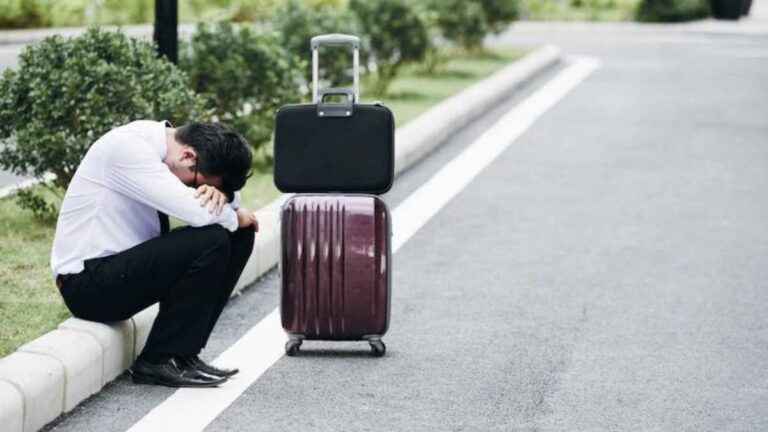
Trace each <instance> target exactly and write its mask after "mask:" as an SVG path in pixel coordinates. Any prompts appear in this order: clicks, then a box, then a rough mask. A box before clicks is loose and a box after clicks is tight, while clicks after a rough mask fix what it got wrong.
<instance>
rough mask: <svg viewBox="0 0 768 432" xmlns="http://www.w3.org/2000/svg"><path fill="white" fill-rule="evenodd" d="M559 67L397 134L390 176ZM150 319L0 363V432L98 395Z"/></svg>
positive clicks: (503, 76)
mask: <svg viewBox="0 0 768 432" xmlns="http://www.w3.org/2000/svg"><path fill="white" fill-rule="evenodd" d="M559 61H560V50H559V49H558V48H556V47H553V46H545V47H543V48H540V49H538V50H536V51H534V52H532V53H530V54H528V55H527V56H525V57H524V58H522V59H521V60H519V61H517V62H514V63H512V64H511V65H509V66H507V67H506V68H504V69H502V70H501V71H499V72H497V73H496V74H494V75H492V76H491V77H489V78H487V79H485V80H483V81H481V82H479V83H477V84H475V85H473V86H471V87H469V88H467V89H465V90H463V91H461V92H460V93H458V94H456V95H454V96H452V97H450V98H448V99H446V100H445V101H443V102H441V103H439V104H437V105H436V106H434V107H433V108H432V109H430V110H429V111H427V112H426V113H424V114H422V115H421V116H419V117H418V118H417V119H415V120H413V121H411V122H409V123H408V124H406V125H405V126H403V127H400V128H398V129H397V131H396V134H395V141H396V142H397V145H396V155H395V171H396V173H400V172H402V171H404V170H405V169H407V168H408V167H409V166H411V165H413V164H414V163H416V162H417V161H418V160H420V159H421V158H423V157H424V156H426V155H427V154H428V153H429V152H430V151H431V150H432V149H434V148H435V147H436V146H438V145H439V144H440V143H441V142H442V141H443V140H444V139H445V138H446V137H448V136H450V135H452V134H453V133H455V132H457V131H458V130H460V129H462V128H463V127H465V126H466V125H467V124H469V123H470V122H472V121H473V120H474V119H476V118H478V117H480V116H482V115H483V113H484V112H486V111H488V110H490V109H491V108H492V107H493V106H495V105H496V104H497V103H499V101H500V100H502V99H504V98H506V97H508V95H509V93H511V92H512V91H513V90H514V89H516V88H519V87H520V86H522V85H524V84H525V83H527V82H528V81H529V80H531V79H533V78H534V77H536V76H538V75H539V74H541V73H543V72H545V71H546V70H548V69H549V68H551V67H553V66H554V65H556V64H557V63H558V62H559ZM286 198H287V195H283V196H281V197H280V198H278V199H277V200H275V201H274V202H272V203H271V204H270V205H268V206H267V207H265V208H263V209H260V210H259V211H258V212H257V217H258V219H259V222H260V230H259V235H257V236H256V242H255V244H254V250H253V252H252V254H251V257H250V259H249V260H248V263H247V264H246V267H245V269H244V271H243V274H242V275H241V277H240V280H239V281H238V283H237V286H236V287H235V292H234V293H233V296H234V295H238V294H239V293H240V292H241V291H242V290H243V289H244V287H246V286H248V285H250V284H252V283H253V282H254V281H255V280H256V279H258V278H259V277H260V276H261V275H263V274H265V273H267V272H268V271H269V270H271V269H272V268H273V267H274V266H275V265H276V264H277V261H278V259H279V251H280V244H279V235H278V233H279V219H278V216H279V209H280V206H281V205H282V203H283V202H284V200H285V199H286ZM156 315H157V305H154V306H152V307H149V308H147V309H145V310H144V311H142V312H140V313H138V314H137V315H135V316H134V317H133V318H131V319H129V320H126V321H122V322H118V323H114V324H111V325H106V324H101V323H95V322H89V321H84V320H79V319H76V318H70V319H69V320H67V321H65V322H64V323H62V324H61V325H60V326H59V328H58V329H56V330H53V331H51V332H49V333H47V334H45V335H43V336H41V337H40V338H38V339H35V340H34V341H31V342H29V343H27V344H25V345H23V346H22V347H20V348H19V349H18V350H17V351H16V352H14V353H12V354H11V355H9V356H7V357H4V358H2V359H0V424H2V425H3V431H4V432H33V431H37V430H39V429H40V428H42V427H44V426H45V425H46V424H47V423H49V422H51V421H52V420H54V419H56V417H58V416H59V415H60V414H62V413H66V412H68V411H70V410H72V409H73V408H74V407H76V406H77V405H78V404H79V403H80V402H81V401H83V400H85V399H86V398H88V397H89V396H91V395H92V394H94V393H97V392H98V391H100V390H101V388H102V387H103V386H104V385H106V384H107V383H109V382H110V381H112V380H114V379H115V378H116V377H117V376H119V375H120V374H122V373H123V371H125V369H127V368H128V367H129V366H130V365H131V363H132V362H133V361H134V360H135V358H136V355H137V354H138V353H140V352H141V350H142V348H143V347H144V343H145V341H146V339H147V336H148V334H149V330H150V328H151V326H152V323H153V321H154V319H155V316H156Z"/></svg>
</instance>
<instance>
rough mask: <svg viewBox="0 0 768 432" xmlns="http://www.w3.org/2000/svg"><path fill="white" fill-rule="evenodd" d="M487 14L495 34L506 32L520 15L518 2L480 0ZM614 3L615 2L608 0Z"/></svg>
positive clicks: (487, 21)
mask: <svg viewBox="0 0 768 432" xmlns="http://www.w3.org/2000/svg"><path fill="white" fill-rule="evenodd" d="M479 1H480V5H481V6H482V7H483V12H485V23H486V24H487V25H488V29H489V30H490V31H492V32H493V33H500V32H502V31H504V30H505V29H506V28H507V27H508V26H509V24H510V23H511V22H512V21H514V20H516V19H517V18H518V17H519V15H520V5H519V3H518V0H479ZM606 1H613V0H606Z"/></svg>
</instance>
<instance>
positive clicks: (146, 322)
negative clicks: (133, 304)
mask: <svg viewBox="0 0 768 432" xmlns="http://www.w3.org/2000/svg"><path fill="white" fill-rule="evenodd" d="M159 311H160V303H155V304H153V305H152V306H150V307H148V308H146V309H144V310H143V311H141V312H139V313H137V314H136V315H134V316H133V318H131V321H133V334H134V335H135V338H134V348H133V355H132V356H131V357H132V360H131V361H133V360H136V357H138V356H139V354H141V350H143V349H144V345H146V344H147V338H148V337H149V331H150V330H152V324H153V323H154V322H155V318H156V317H157V313H158V312H159Z"/></svg>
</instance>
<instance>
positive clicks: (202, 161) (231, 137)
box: [175, 122, 253, 201]
mask: <svg viewBox="0 0 768 432" xmlns="http://www.w3.org/2000/svg"><path fill="white" fill-rule="evenodd" d="M175 137H176V140H177V141H178V142H180V143H182V144H186V145H188V146H190V147H192V148H193V149H195V152H197V164H198V165H197V169H198V171H199V172H200V173H201V174H203V175H205V176H216V177H219V176H220V177H221V180H222V184H221V186H222V192H224V193H225V194H227V197H228V198H229V200H230V201H232V199H233V198H234V192H235V191H237V190H240V189H242V187H243V186H244V185H245V182H246V180H248V178H249V177H250V176H251V175H253V170H252V169H251V162H252V159H253V156H252V155H251V149H250V146H249V145H248V141H246V140H245V138H243V136H242V135H240V134H239V133H237V132H235V131H234V130H232V129H230V128H229V127H228V126H226V125H224V124H222V123H199V122H191V123H187V124H185V125H184V126H181V127H179V128H177V129H176V133H175Z"/></svg>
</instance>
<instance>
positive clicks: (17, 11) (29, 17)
mask: <svg viewBox="0 0 768 432" xmlns="http://www.w3.org/2000/svg"><path fill="white" fill-rule="evenodd" d="M48 25H50V20H49V16H48V11H47V8H46V7H45V5H44V4H43V3H42V2H41V1H39V0H0V28H29V27H45V26H48Z"/></svg>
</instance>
